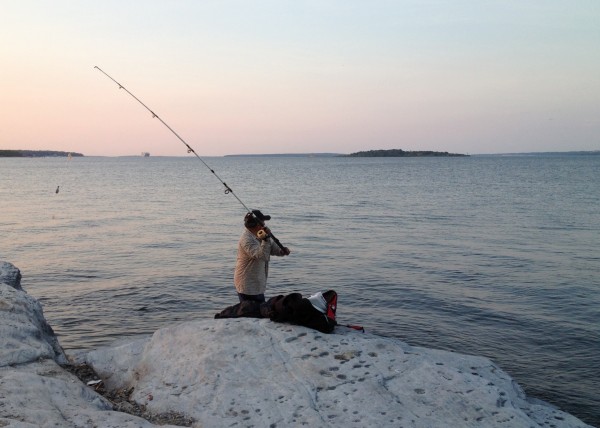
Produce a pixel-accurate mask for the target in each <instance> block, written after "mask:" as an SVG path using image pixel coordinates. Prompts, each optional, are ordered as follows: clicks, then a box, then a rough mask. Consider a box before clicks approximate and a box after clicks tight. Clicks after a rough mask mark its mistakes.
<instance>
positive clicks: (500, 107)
mask: <svg viewBox="0 0 600 428" xmlns="http://www.w3.org/2000/svg"><path fill="white" fill-rule="evenodd" d="M0 38H1V40H2V41H1V42H0V58H1V61H2V64H1V67H0V97H1V103H0V118H1V119H0V120H1V126H0V149H29V150H42V149H44V150H45V149H47V150H61V151H76V152H81V153H83V154H85V155H89V156H92V155H103V156H118V155H139V154H140V152H142V151H148V152H151V153H152V155H153V156H155V155H168V156H186V155H187V154H186V150H185V147H184V146H183V144H181V142H179V141H178V140H177V139H176V138H175V137H174V136H173V134H171V133H170V131H169V130H168V129H167V128H166V127H164V126H163V125H162V124H161V123H160V122H159V121H158V120H156V119H152V116H151V115H150V113H149V112H148V111H146V110H145V109H144V108H143V107H142V106H141V105H140V104H138V103H137V102H136V101H135V100H134V99H133V98H131V97H130V96H129V95H127V93H126V92H125V91H122V90H119V89H118V87H117V85H115V84H114V83H113V82H112V81H110V80H109V79H108V78H107V77H106V76H104V75H103V74H102V73H100V72H99V71H98V70H96V69H94V66H99V67H101V68H102V69H103V70H104V71H106V72H107V73H108V74H110V75H111V76H112V77H113V78H115V79H116V80H117V81H119V82H120V83H121V84H123V85H124V86H125V87H126V88H127V89H129V90H130V91H131V92H133V93H134V94H135V95H136V96H137V97H138V98H140V99H141V100H142V101H143V102H144V103H145V104H147V105H148V106H149V107H150V108H151V109H152V110H154V111H155V112H156V114H158V115H159V116H160V117H161V118H162V119H163V120H164V121H165V122H167V123H168V124H169V125H170V126H171V127H172V128H173V129H174V130H175V131H176V132H177V133H178V134H179V135H180V136H181V137H182V138H184V139H185V140H186V141H187V142H188V143H189V144H190V145H191V146H192V147H193V148H194V149H195V150H196V152H197V153H198V154H199V155H201V156H221V155H227V154H240V153H306V152H335V153H351V152H355V151H360V150H370V149H391V148H400V149H404V150H436V151H448V152H457V153H471V154H476V153H507V152H533V151H568V150H600V2H599V1H598V0H575V1H573V0H564V1H563V0H561V1H557V0H532V1H516V0H515V1H510V0H509V1H505V0H502V1H500V0H498V1H486V0H478V1H475V0H472V1H462V0H457V1H436V0H430V1H428V0H414V1H413V0H393V1H377V0H375V1H355V0H344V1H342V0H339V1H335V0H332V1H328V0H311V1H302V0H294V1H291V0H289V1H287V0H272V1H264V0H259V1H250V0H244V1H241V0H238V1H227V0H220V1H216V0H215V1H201V0H194V1H191V0H176V1H175V0H171V1H168V0H162V1H157V0H138V1H125V0H103V1H87V0H77V1H76V0H70V1H64V0H53V1H50V0H47V1H33V0H1V1H0Z"/></svg>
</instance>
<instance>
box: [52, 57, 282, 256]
mask: <svg viewBox="0 0 600 428" xmlns="http://www.w3.org/2000/svg"><path fill="white" fill-rule="evenodd" d="M94 68H96V69H98V71H100V72H101V73H102V74H104V75H105V76H106V77H108V78H109V79H110V80H112V81H113V82H115V83H116V84H117V86H118V87H119V89H123V90H124V91H125V92H127V93H128V94H129V95H131V96H132V97H133V99H135V100H136V101H137V102H138V103H140V104H141V105H142V106H144V108H145V109H146V110H148V111H149V112H150V113H151V114H152V118H153V119H158V120H159V121H160V123H162V124H163V125H165V126H166V127H167V129H168V130H169V131H171V132H172V133H173V135H175V136H176V137H177V139H178V140H179V141H181V142H182V143H183V144H184V145H185V146H186V147H187V151H188V153H192V154H193V155H194V156H196V157H197V158H198V160H200V162H202V163H203V164H204V166H205V167H206V168H208V170H209V171H210V172H212V174H213V175H214V176H215V177H216V178H217V180H219V181H220V182H221V184H222V185H223V186H225V194H231V195H233V197H234V198H235V199H237V200H238V202H239V203H240V204H242V206H243V207H244V208H245V209H246V211H247V212H248V213H249V214H251V215H252V216H253V217H254V218H255V219H256V221H257V222H258V223H259V224H260V225H261V226H263V227H265V223H264V221H263V220H262V219H261V218H259V216H257V215H256V214H255V213H254V211H252V210H251V209H250V208H248V207H247V206H246V204H244V203H243V202H242V200H241V199H240V198H239V197H238V196H237V195H236V194H235V192H234V191H233V190H232V189H231V187H229V186H228V185H227V183H225V182H224V181H223V180H222V179H221V177H219V176H218V175H217V173H216V172H215V171H214V169H212V168H211V167H210V166H209V165H208V164H207V163H206V162H204V159H202V158H201V157H200V156H198V153H196V151H195V150H194V149H193V148H192V146H190V145H189V144H188V143H186V142H185V140H184V139H183V138H181V137H180V136H179V134H178V133H177V132H175V131H174V130H173V128H171V127H170V126H169V125H168V124H167V123H166V122H165V121H164V120H162V119H161V118H160V117H159V116H158V115H157V114H156V113H154V111H152V109H150V107H148V106H147V105H146V104H144V103H143V102H142V101H141V100H140V99H139V98H138V97H136V96H135V95H133V94H132V93H131V92H130V91H129V90H128V89H127V88H126V87H125V86H123V85H121V84H120V83H119V82H117V81H116V80H115V79H113V78H112V77H111V76H110V75H108V74H107V73H106V72H105V71H104V70H102V69H101V68H100V67H98V66H97V65H95V66H94ZM57 193H58V192H57ZM268 236H269V237H270V238H271V239H273V241H275V243H276V244H277V246H278V247H279V248H281V249H282V250H284V249H285V247H284V246H283V244H282V243H281V242H279V239H277V238H276V237H275V236H274V235H273V233H272V232H271V231H270V229H269V232H268Z"/></svg>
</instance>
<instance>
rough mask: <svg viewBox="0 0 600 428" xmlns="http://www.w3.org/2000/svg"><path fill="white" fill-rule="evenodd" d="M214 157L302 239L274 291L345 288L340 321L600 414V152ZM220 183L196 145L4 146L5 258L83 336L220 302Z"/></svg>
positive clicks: (1, 252)
mask: <svg viewBox="0 0 600 428" xmlns="http://www.w3.org/2000/svg"><path fill="white" fill-rule="evenodd" d="M203 159H204V160H205V161H206V162H207V163H208V164H209V165H210V166H211V167H212V168H213V169H214V170H215V171H216V172H217V174H219V176H220V177H221V178H223V179H224V180H225V181H226V182H227V184H228V185H229V186H230V187H232V188H233V190H234V191H235V192H236V194H237V195H238V196H239V197H240V198H241V199H242V201H243V202H244V203H245V204H246V205H248V206H249V207H250V208H259V209H261V210H262V211H263V212H264V213H267V214H270V215H272V217H273V219H272V220H271V222H270V226H271V229H272V230H273V232H274V233H275V235H276V236H277V237H278V238H279V239H280V240H281V241H282V242H283V243H284V244H285V245H287V246H289V247H290V248H291V250H292V255H291V256H290V257H286V258H274V259H273V261H272V265H271V271H270V273H271V276H270V278H269V289H268V295H274V294H285V293H289V292H293V291H299V292H301V293H303V294H305V295H306V294H312V293H314V292H316V291H324V290H327V289H335V290H336V291H337V292H338V294H339V306H338V318H339V319H340V321H341V322H346V323H355V324H361V325H363V326H364V327H365V328H366V329H367V330H368V331H370V332H373V333H377V334H381V335H386V336H393V337H397V338H400V339H402V340H405V341H407V342H408V343H410V344H413V345H422V346H426V347H432V348H441V349H447V350H452V351H457V352H461V353H468V354H476V355H483V356H486V357H489V358H491V359H492V360H494V361H495V362H497V363H498V364H499V365H500V366H501V367H502V368H504V369H505V370H506V371H507V372H509V373H510V374H511V375H512V376H513V377H514V378H515V379H516V380H517V381H518V382H519V383H520V384H521V385H522V386H523V387H524V388H525V390H526V392H527V393H528V394H529V395H531V396H534V397H537V398H542V399H545V400H547V401H549V402H551V403H553V404H555V405H557V406H559V407H560V408H561V409H563V410H566V411H569V412H571V413H573V414H575V415H576V416H578V417H579V418H581V419H583V420H585V421H587V422H588V423H590V424H592V425H598V426H600V397H599V394H600V393H599V392H598V391H600V381H599V373H600V156H593V155H589V156H566V155H565V156H542V155H535V156H507V157H479V156H473V157H468V158H404V159H403V158H382V159H366V158H321V157H314V158H308V157H305V158H304V157H303V158H300V157H225V158H203ZM57 185H60V186H61V187H60V189H61V190H60V192H59V193H58V194H56V193H55V188H56V186H57ZM223 190H224V188H223V186H222V185H221V183H220V182H219V181H218V180H217V179H216V177H214V176H213V175H212V174H211V173H210V171H209V170H208V169H207V168H206V167H205V166H204V165H203V164H202V163H200V162H199V161H198V160H197V159H196V158H193V157H182V158H155V157H150V158H142V157H131V158H99V157H98V158H95V157H91V158H87V157H86V158H74V159H73V160H71V161H68V160H66V159H65V158H45V159H0V201H1V204H2V209H1V211H0V212H1V215H0V236H1V238H0V259H2V260H6V261H9V262H11V263H13V264H15V265H16V266H17V267H19V268H20V269H21V271H22V274H23V281H22V284H23V286H24V288H25V289H26V291H27V292H28V293H29V294H31V295H33V296H35V297H36V298H38V299H39V300H40V301H41V302H42V303H43V305H44V311H45V315H46V318H47V319H48V320H49V322H50V323H51V325H52V326H53V327H54V330H55V331H56V333H57V334H58V335H59V339H60V341H61V343H62V345H63V346H64V347H65V348H66V349H67V351H68V350H69V349H71V350H73V349H81V348H84V349H90V348H94V347H98V346H101V345H107V344H109V343H111V342H112V341H113V340H115V339H117V338H123V337H126V336H135V335H139V334H148V333H151V332H153V331H154V330H156V329H158V328H160V327H163V326H166V325H171V324H174V323H178V322H181V321H186V320H193V319H201V318H212V317H213V315H214V314H215V313H216V312H218V311H220V310H221V309H222V308H224V307H225V306H227V305H230V304H233V303H235V302H236V296H235V294H234V289H233V285H232V281H233V267H234V264H235V257H236V253H235V252H236V245H237V240H238V237H239V235H240V233H241V232H242V226H241V223H242V218H243V215H244V213H245V210H244V208H243V207H242V205H241V204H239V203H238V201H237V200H235V198H234V197H233V196H232V195H226V194H224V192H223ZM357 334H359V333H357Z"/></svg>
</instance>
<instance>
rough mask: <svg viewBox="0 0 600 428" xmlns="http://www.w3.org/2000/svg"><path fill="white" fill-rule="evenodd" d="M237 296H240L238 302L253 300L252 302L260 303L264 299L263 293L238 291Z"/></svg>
mask: <svg viewBox="0 0 600 428" xmlns="http://www.w3.org/2000/svg"><path fill="white" fill-rule="evenodd" d="M238 297H239V298H240V302H244V301H253V302H261V303H263V302H264V301H265V295H264V294H244V293H238Z"/></svg>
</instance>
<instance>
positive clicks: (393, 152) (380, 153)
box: [344, 149, 469, 158]
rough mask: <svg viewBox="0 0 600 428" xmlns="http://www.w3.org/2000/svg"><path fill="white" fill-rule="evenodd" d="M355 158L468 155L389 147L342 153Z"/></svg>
mask: <svg viewBox="0 0 600 428" xmlns="http://www.w3.org/2000/svg"><path fill="white" fill-rule="evenodd" d="M344 156H348V157H355V158H385V157H406V158H408V157H425V156H437V157H449V156H469V155H463V154H459V153H448V152H433V151H429V150H424V151H423V150H420V151H414V152H412V151H405V150H402V149H390V150H367V151H364V152H356V153H350V154H349V155H344Z"/></svg>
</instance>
